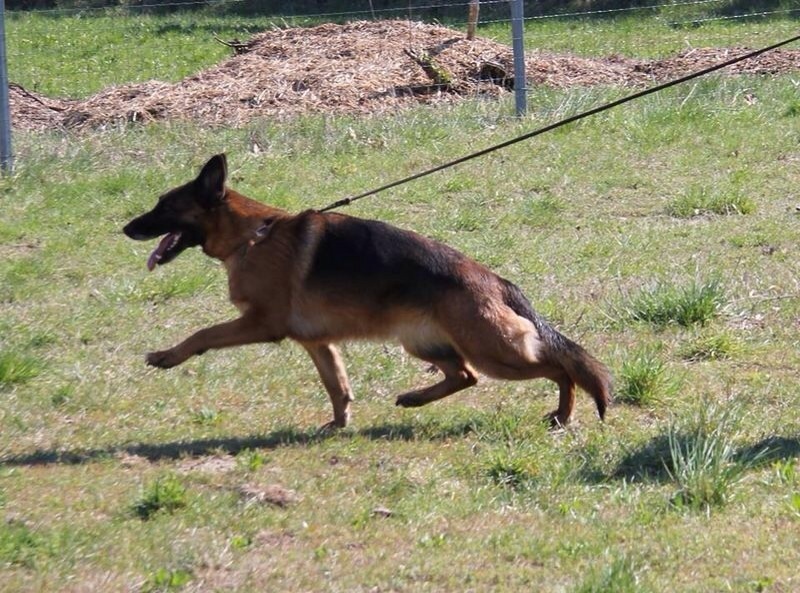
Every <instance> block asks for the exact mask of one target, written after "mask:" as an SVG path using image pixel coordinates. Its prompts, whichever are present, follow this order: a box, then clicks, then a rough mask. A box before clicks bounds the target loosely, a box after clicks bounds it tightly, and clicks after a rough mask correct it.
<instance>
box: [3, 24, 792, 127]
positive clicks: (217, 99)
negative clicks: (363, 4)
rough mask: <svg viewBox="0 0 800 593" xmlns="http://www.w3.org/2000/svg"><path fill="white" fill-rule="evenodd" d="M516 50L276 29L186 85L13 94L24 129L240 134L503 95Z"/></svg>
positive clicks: (566, 72) (563, 74) (406, 32)
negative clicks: (177, 124)
mask: <svg viewBox="0 0 800 593" xmlns="http://www.w3.org/2000/svg"><path fill="white" fill-rule="evenodd" d="M747 51H748V50H747V49H746V48H723V49H692V50H687V51H685V52H683V53H681V54H680V55H678V56H675V57H672V58H668V59H664V60H653V61H646V60H634V59H629V58H623V57H619V56H612V57H609V58H597V59H592V58H580V57H576V56H571V55H556V54H547V53H541V52H536V51H534V52H530V53H529V54H528V57H527V58H526V73H527V78H528V84H529V85H547V86H551V87H557V88H567V87H572V86H594V85H617V86H629V87H640V86H644V85H647V84H652V83H656V82H661V81H665V80H669V79H672V78H676V77H678V76H681V75H684V74H687V73H689V72H693V71H696V70H699V69H701V68H703V67H706V66H710V65H712V64H715V63H718V62H720V61H723V60H726V59H730V58H732V57H734V56H737V55H741V54H742V53H745V52H747ZM512 63H513V57H512V53H511V49H510V48H509V47H508V46H505V45H502V44H500V43H496V42H494V41H490V40H488V39H482V38H476V39H474V40H472V41H468V40H467V39H466V38H465V36H464V34H463V33H462V32H460V31H455V30H453V29H448V28H446V27H442V26H438V25H429V24H424V23H419V22H411V21H359V22H353V23H349V24H344V25H338V24H326V25H320V26H317V27H313V28H295V29H274V30H270V31H266V32H264V33H261V34H259V35H256V36H254V37H253V38H252V39H250V40H249V41H248V42H247V43H245V44H243V45H242V46H240V47H239V48H237V54H236V55H234V56H233V57H231V58H229V59H227V60H225V61H223V62H222V63H220V64H218V65H216V66H213V67H211V68H208V69H206V70H203V71H202V72H199V73H197V74H195V75H194V76H190V77H188V78H185V79H184V80H181V81H179V82H177V83H167V82H160V81H149V82H146V83H142V84H130V85H122V86H116V87H111V88H108V89H105V90H103V91H101V92H99V93H97V94H96V95H93V96H92V97H89V98H88V99H85V100H83V101H71V100H59V99H52V98H47V97H43V96H41V95H37V94H35V93H31V92H28V91H26V90H25V89H23V88H22V87H19V86H18V85H12V87H11V97H10V101H11V110H12V120H13V125H14V127H15V128H16V129H22V130H44V129H57V128H101V127H105V126H109V125H116V124H119V123H125V122H149V121H155V120H162V119H170V120H191V121H196V122H200V123H205V124H208V125H226V126H237V125H242V124H245V123H247V122H248V121H250V120H252V119H255V118H262V117H291V116H294V115H298V114H300V113H348V114H367V113H370V114H373V113H383V112H390V111H396V110H398V109H402V108H405V107H408V106H411V105H415V104H419V103H452V102H455V101H459V100H461V99H463V98H465V97H475V96H485V97H498V96H500V95H503V94H505V93H508V92H509V91H510V89H512V88H513V84H514V81H513V77H512V72H513V67H512ZM793 71H800V50H775V51H772V52H769V53H767V54H764V55H761V56H759V57H757V58H754V59H752V60H748V61H746V62H743V63H740V64H737V65H735V66H732V67H730V68H728V69H727V70H726V72H728V73H730V74H736V73H743V72H746V73H755V74H768V75H774V74H780V73H787V72H793Z"/></svg>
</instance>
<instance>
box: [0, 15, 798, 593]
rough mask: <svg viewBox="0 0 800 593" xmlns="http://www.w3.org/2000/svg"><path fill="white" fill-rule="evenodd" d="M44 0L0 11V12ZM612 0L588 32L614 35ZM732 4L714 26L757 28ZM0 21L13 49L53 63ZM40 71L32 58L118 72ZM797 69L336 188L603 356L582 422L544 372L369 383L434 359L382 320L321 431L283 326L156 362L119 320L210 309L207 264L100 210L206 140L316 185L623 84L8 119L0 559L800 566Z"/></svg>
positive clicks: (210, 583)
mask: <svg viewBox="0 0 800 593" xmlns="http://www.w3.org/2000/svg"><path fill="white" fill-rule="evenodd" d="M153 18H155V17H153ZM163 18H165V19H170V18H175V17H163ZM39 20H40V17H36V18H32V19H30V20H27V19H26V18H22V17H19V18H16V19H14V20H13V22H12V27H13V28H12V29H11V32H10V34H9V37H10V40H12V41H13V40H14V38H15V37H14V36H16V38H17V39H22V38H25V35H26V34H27V35H28V36H29V37H36V35H37V33H36V31H37V27H40V26H41V23H40V22H39ZM557 25H558V24H552V25H548V26H551V27H553V28H552V29H550V30H549V31H550V32H551V33H552V37H553V38H554V39H557V38H558V35H556V29H555V27H556V26H557ZM612 25H613V23H611V22H603V28H602V30H603V31H606V33H604V34H603V35H599V34H598V35H596V36H595V37H596V39H595V40H594V41H592V43H593V44H594V47H595V48H596V49H597V50H598V51H601V52H605V48H606V47H609V46H611V45H613V44H614V35H617V39H619V38H621V37H623V36H625V35H627V34H628V33H627V32H628V31H629V27H628V25H625V26H624V27H621V28H620V29H619V31H618V32H616V33H615V32H614V31H613V26H612ZM104 26H105V25H104ZM124 26H128V24H125V25H124ZM558 26H562V27H563V28H564V35H568V34H571V33H569V31H572V29H571V28H570V25H569V23H561V24H560V25H558ZM726 26H728V27H730V28H729V35H730V37H731V45H734V44H736V45H741V44H743V43H741V42H742V41H746V40H748V39H750V38H756V37H757V38H758V39H763V38H764V36H765V35H766V32H765V31H766V30H765V29H764V28H763V27H762V26H761V25H759V24H758V23H754V24H742V23H740V24H739V25H738V26H737V27H738V28H737V27H733V26H731V25H726ZM792 27H795V28H796V21H786V22H780V23H778V25H776V28H775V29H774V31H775V39H778V38H779V37H780V36H781V35H780V33H781V32H782V31H786V30H788V29H791V28H792ZM703 31H704V28H703V27H699V28H697V29H693V30H692V31H691V32H690V34H691V35H694V36H697V37H695V39H698V40H700V39H701V37H702V35H703ZM26 32H27V33H26ZM706 32H708V31H706ZM711 32H712V33H713V32H714V31H711ZM187 34H191V31H189V32H188V33H187ZM683 34H684V33H683V32H678V33H676V34H675V35H676V37H674V38H673V39H672V40H671V41H669V43H673V44H677V43H679V42H680V39H681V37H680V35H683ZM715 34H716V33H715ZM101 37H102V34H101V33H100V32H98V34H97V35H96V36H91V35H90V36H87V38H86V39H83V38H79V37H76V38H75V39H74V42H75V44H76V51H78V52H80V51H84V52H88V51H89V49H87V48H90V47H91V44H92V43H94V41H92V40H93V39H98V38H101ZM147 39H149V33H147V34H146V35H145V36H144V41H142V44H141V45H142V47H143V48H147V50H146V51H147V53H148V54H149V52H155V53H158V51H162V52H166V53H164V54H163V55H161V57H160V58H159V59H160V60H161V61H162V63H170V64H176V63H177V62H179V61H180V60H178V59H175V56H174V54H173V53H172V52H173V51H174V48H173V50H170V48H169V47H165V46H163V45H162V46H161V49H158V47H159V44H156V43H153V44H150V45H148V42H147V41H146V40H147ZM769 40H773V39H768V40H767V41H769ZM554 43H555V42H554ZM665 43H666V42H665ZM753 45H756V44H753ZM81 46H83V49H80V48H81ZM589 46H590V42H589V40H586V48H585V50H584V51H586V52H590V51H591V48H590V47H589ZM636 47H637V46H635V45H631V48H636ZM640 47H641V48H642V51H643V52H650V51H654V48H653V47H648V46H646V45H645V44H644V43H643V44H641V46H640ZM17 49H18V50H19V46H18V48H17ZM143 51H145V50H144V49H143ZM11 53H12V55H16V56H17V58H16V59H17V61H16V62H14V63H12V64H10V70H11V72H12V76H11V78H12V80H18V81H20V82H23V83H27V82H28V81H29V80H32V79H34V78H36V77H37V76H40V74H37V72H45V71H47V69H48V68H52V67H53V65H52V63H51V64H48V63H46V60H48V59H49V58H48V57H47V54H46V52H44V53H43V54H42V56H41V60H38V61H37V55H38V54H37V53H36V52H35V51H31V52H30V53H24V56H25V59H24V60H22V59H21V58H20V56H22V55H23V53H22V50H19V51H18V52H17V53H16V54H14V52H11ZM154 59H155V58H154ZM202 59H203V60H207V59H209V55H208V54H206V55H204V56H202ZM146 61H147V63H148V64H149V63H150V61H151V60H149V59H148V60H146ZM201 62H202V60H200V59H199V58H198V59H197V60H194V59H192V58H187V62H186V65H185V66H182V67H181V68H184V70H182V71H180V72H179V71H178V70H175V71H173V72H171V73H169V76H177V77H179V76H182V75H184V74H185V73H188V72H191V71H192V69H193V68H196V67H197V66H198V64H200V63H201ZM140 66H141V65H140ZM128 67H129V66H125V67H123V66H119V67H110V68H109V76H122V77H125V78H130V79H133V78H134V76H133V75H132V74H130V72H129V71H128V74H126V68H128ZM149 67H150V66H147V67H144V66H143V67H141V68H139V70H140V73H141V75H142V76H144V77H149V76H151V75H154V74H153V73H152V72H150V71H148V70H147V68H149ZM159 71H161V70H159ZM61 74H62V73H61V72H59V76H58V77H51V80H48V82H47V84H48V85H50V86H48V88H50V89H53V90H59V92H62V91H63V92H64V93H67V94H75V95H81V94H88V93H90V92H92V91H93V90H95V89H96V88H99V86H102V85H103V84H107V83H108V82H112V80H109V79H106V80H97V79H95V77H92V80H91V81H87V80H85V75H84V74H80V73H77V72H70V71H69V70H68V69H64V70H63V76H62V75H61ZM26 77H29V78H26ZM165 77H166V76H165ZM40 80H44V78H40ZM115 81H116V82H118V81H119V80H115ZM798 84H800V78H799V77H798V76H796V75H795V76H784V77H773V78H769V77H765V78H754V77H741V78H725V77H716V78H710V79H707V80H703V81H700V82H697V83H696V84H693V85H689V86H685V87H678V88H674V89H671V90H669V91H667V92H665V93H663V94H659V95H655V96H651V97H648V98H646V99H644V100H642V101H639V102H637V103H633V104H630V105H627V106H625V107H622V108H620V109H617V110H614V111H611V112H607V113H606V114H603V115H601V116H599V117H595V118H592V119H588V120H584V121H583V122H581V123H579V124H575V125H572V126H569V127H567V128H563V129H561V130H559V131H557V132H555V133H552V134H549V135H545V136H542V137H541V138H539V139H537V140H535V141H532V142H528V143H523V144H518V145H516V146H514V147H511V148H509V149H507V150H505V151H502V152H498V153H494V154H492V155H491V156H488V157H486V158H483V159H481V160H477V161H473V162H471V163H470V164H467V165H463V166H460V167H458V168H456V169H453V170H449V171H448V172H446V173H442V174H437V175H435V176H431V177H427V178H425V179H423V180H419V181H417V182H415V183H413V184H409V185H404V186H402V187H400V188H398V189H396V190H393V191H391V192H389V193H386V194H384V195H382V196H381V197H379V198H374V199H370V200H365V201H363V202H359V203H358V205H356V206H353V207H351V208H350V209H349V210H348V211H347V212H348V213H349V214H352V215H359V216H365V217H373V218H380V219H382V220H385V221H388V222H391V223H394V224H397V225H400V226H403V227H406V228H411V229H414V230H417V231H419V232H421V233H423V234H426V235H430V236H433V237H436V238H438V239H440V240H443V241H445V242H447V243H449V244H451V245H453V246H455V247H457V248H459V249H461V250H463V251H464V252H466V253H468V254H470V255H471V256H473V257H474V258H475V259H477V260H479V261H481V262H484V263H486V264H488V265H490V266H492V267H493V268H494V269H496V270H497V271H498V272H499V273H500V274H501V275H503V276H504V277H507V278H509V279H510V280H513V281H514V282H515V283H517V284H519V285H520V286H521V287H522V288H523V290H524V291H525V292H526V293H527V294H528V296H529V297H530V299H531V301H532V302H533V303H534V306H535V307H536V308H537V309H538V310H539V312H541V313H542V314H544V315H545V316H546V317H547V318H549V319H550V320H551V321H552V322H553V324H554V325H556V326H557V327H559V329H561V331H563V332H564V333H566V334H567V335H568V336H570V337H572V338H574V339H576V340H577V341H579V342H581V343H582V344H584V345H585V346H586V347H587V348H588V349H589V350H590V351H592V352H593V353H595V354H596V355H597V356H598V357H599V358H601V359H602V360H604V361H605V362H607V363H608V365H609V366H610V368H611V369H612V371H613V373H614V375H615V380H616V392H617V394H618V402H617V404H616V405H615V406H613V407H612V408H611V409H610V411H609V418H608V421H607V422H606V423H605V424H601V423H600V422H599V421H597V420H596V418H595V416H594V412H593V406H592V403H591V401H590V400H589V398H587V397H585V396H582V397H581V399H580V400H579V406H578V410H577V420H578V421H577V423H576V424H575V425H574V426H572V427H570V428H569V429H567V430H565V431H561V432H555V433H553V432H548V431H547V430H546V427H545V426H544V424H543V423H542V422H541V418H542V416H543V415H544V414H545V413H547V412H549V411H550V410H551V409H553V408H554V407H555V405H556V400H557V394H556V391H555V388H554V386H553V385H552V384H550V383H547V382H544V381H537V382H526V383H500V382H493V381H488V380H485V381H483V382H481V383H480V384H479V385H478V386H477V387H475V388H473V389H471V390H469V391H467V392H464V393H462V394H459V395H456V396H454V397H452V398H450V399H448V400H445V401H442V402H440V403H437V404H433V405H431V406H429V407H426V408H422V409H417V410H402V409H398V408H395V407H394V405H393V402H394V396H395V395H396V394H398V393H400V392H402V391H404V390H408V389H409V388H412V387H414V386H418V385H420V384H422V383H424V382H426V381H431V378H430V377H429V376H428V375H426V373H425V372H424V371H425V369H424V366H422V365H420V364H418V363H417V362H416V361H415V360H413V359H410V358H409V357H407V356H406V355H404V354H403V353H402V351H401V350H400V349H399V348H398V347H397V346H395V345H392V344H389V345H378V344H351V345H348V346H347V347H346V348H345V356H346V360H347V364H348V369H349V372H350V375H351V380H352V383H353V387H354V390H355V393H356V400H357V401H356V402H355V405H354V422H353V425H352V427H351V428H348V429H345V430H343V431H341V432H338V433H336V434H333V435H329V434H321V433H319V432H317V430H316V427H317V426H319V425H321V424H323V423H324V422H326V421H327V420H328V419H329V414H330V410H329V404H328V402H327V396H325V394H324V392H323V390H322V388H321V385H320V384H319V381H318V379H317V377H316V373H315V371H314V369H313V366H312V364H311V362H310V361H309V360H308V359H307V357H306V356H305V354H304V353H303V352H302V351H301V349H300V348H298V347H296V346H294V345H292V344H289V343H285V344H281V345H278V346H275V345H272V346H253V347H246V348H240V349H237V350H231V351H224V352H216V353H209V354H207V355H206V356H204V357H202V358H197V359H194V360H191V361H189V362H187V363H186V364H185V365H183V366H181V367H179V368H176V369H172V370H170V371H158V370H155V369H149V368H147V367H146V366H145V365H144V362H143V358H144V354H145V353H146V352H148V351H149V350H155V349H161V348H163V347H167V346H171V345H173V343H175V342H176V341H178V340H179V339H182V338H183V337H185V336H186V335H187V334H188V333H190V332H191V331H194V330H195V329H197V328H199V327H201V326H204V325H208V324H210V323H213V322H217V321H221V320H224V319H228V318H231V317H233V316H234V315H235V310H234V309H233V307H232V306H231V305H229V304H228V302H227V298H226V283H225V278H224V270H223V269H222V267H221V266H219V265H217V264H215V263H212V262H211V261H210V260H208V259H205V258H204V257H203V256H202V254H201V253H199V251H198V250H193V251H192V252H187V253H185V254H183V255H181V256H180V258H179V259H178V260H176V261H175V262H173V263H172V264H170V265H169V266H165V267H163V268H159V269H158V270H156V271H155V272H153V273H147V271H146V269H145V260H146V258H147V254H148V252H149V249H150V248H152V246H151V245H145V244H140V243H134V242H132V241H129V240H126V239H125V238H124V237H123V235H122V234H121V232H120V228H121V227H122V225H123V224H124V223H125V222H126V221H127V220H129V219H130V218H132V217H133V216H135V215H136V214H138V213H141V212H143V211H144V210H146V209H148V208H149V207H150V206H151V205H152V204H153V202H154V200H155V198H156V196H157V195H158V194H159V193H161V192H162V191H164V190H165V189H167V188H169V187H171V186H173V185H176V184H177V183H180V182H183V181H186V180H187V179H189V178H190V177H191V176H193V175H194V174H195V173H196V170H197V168H198V167H199V166H200V165H201V164H202V163H203V162H204V161H205V159H207V158H208V156H209V155H211V154H213V153H215V152H219V151H223V150H224V151H226V152H227V154H228V160H229V163H230V166H231V169H232V171H231V176H232V181H231V185H232V186H233V187H236V188H237V189H239V190H240V191H242V192H243V193H245V194H248V195H251V196H253V197H257V198H259V199H262V200H264V201H267V202H270V203H272V204H276V205H278V206H281V207H285V208H288V209H291V210H300V209H303V208H310V207H321V206H323V205H326V204H328V203H329V202H331V201H333V200H335V199H338V198H341V197H344V196H345V195H349V194H353V193H356V192H358V191H361V190H364V189H368V188H370V187H373V186H375V185H376V184H378V183H381V182H384V181H391V180H394V179H395V178H397V177H398V176H401V175H404V174H410V173H413V172H416V171H418V170H420V169H422V168H424V167H427V166H429V165H430V164H433V163H437V162H440V161H441V160H442V159H444V158H450V157H456V156H460V155H462V154H464V153H465V152H467V151H468V150H470V149H475V148H481V147H483V146H486V145H489V144H490V143H494V142H499V141H503V140H505V139H508V138H510V137H512V136H514V135H516V134H520V133H523V132H525V131H528V130H530V129H531V128H533V127H535V126H538V125H540V124H542V123H545V122H550V121H553V120H554V119H556V118H558V117H561V116H563V115H567V114H570V113H574V112H576V111H577V110H579V109H582V108H586V107H590V106H594V105H596V104H598V103H599V102H600V101H602V100H604V99H608V98H612V97H614V98H616V97H618V96H620V92H621V91H620V90H619V89H592V90H586V89H574V90H570V91H554V90H547V89H535V90H534V91H533V93H532V96H531V98H530V104H531V106H532V109H531V114H530V115H529V116H528V117H527V118H525V119H524V120H521V121H515V120H511V119H509V118H507V117H506V114H507V113H509V112H510V110H511V107H510V105H508V104H504V105H495V104H493V103H488V102H476V103H467V104H464V105H461V106H458V107H451V108H437V109H435V110H432V109H426V108H420V109H418V110H414V111H409V112H406V113H403V114H398V115H396V116H393V117H381V118H367V119H352V118H336V119H331V118H327V119H326V118H322V117H307V118H301V119H298V120H295V121H291V122H284V123H276V122H270V121H265V122H258V123H256V124H252V125H249V126H248V127H245V128H243V129H206V128H202V127H199V126H192V125H189V124H159V125H152V126H148V127H136V126H134V127H130V128H125V129H118V130H112V131H105V132H96V133H83V134H81V135H73V134H67V133H63V134H62V133H50V134H25V135H23V134H20V135H17V136H15V139H14V141H15V148H16V157H17V169H16V171H15V173H14V175H12V176H7V177H4V178H2V179H0V204H1V205H2V215H1V216H0V256H1V257H0V401H1V402H2V405H0V513H1V514H0V518H2V522H0V590H2V591H42V592H44V591H48V592H49V591H177V590H184V591H215V590H219V591H223V590H224V591H230V590H235V591H243V592H244V591H252V592H261V591H365V592H366V591H453V592H456V591H458V592H461V591H490V590H491V591H566V592H599V591H608V592H611V591H613V592H634V591H636V592H640V591H652V592H656V591H698V592H699V591H742V592H745V591H754V592H755V591H775V592H788V591H795V590H798V589H800V576H798V571H797V566H800V547H799V546H798V540H797V533H798V529H800V464H799V463H798V459H800V411H799V410H800V390H798V387H797V368H798V365H800V337H798V336H800V292H799V291H798V288H799V287H798V276H800V274H798V238H799V237H800V232H799V231H798V225H800V214H799V213H798V207H800V193H798V187H800V148H798V147H799V146H800V119H798V118H800V102H798V98H797V97H798ZM42 85H44V83H42ZM40 90H44V89H43V88H40ZM254 146H258V150H254Z"/></svg>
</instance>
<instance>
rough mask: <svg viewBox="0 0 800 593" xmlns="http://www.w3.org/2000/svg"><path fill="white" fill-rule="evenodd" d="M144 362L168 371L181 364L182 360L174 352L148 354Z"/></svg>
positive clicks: (163, 351)
mask: <svg viewBox="0 0 800 593" xmlns="http://www.w3.org/2000/svg"><path fill="white" fill-rule="evenodd" d="M144 360H145V362H146V363H147V364H148V365H149V366H151V367H156V368H159V369H169V368H172V367H174V366H177V365H179V364H180V363H182V362H183V359H181V358H180V357H179V356H177V355H176V354H175V351H174V350H161V351H160V352H150V353H149V354H148V355H147V356H146V357H145V359H144Z"/></svg>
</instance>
